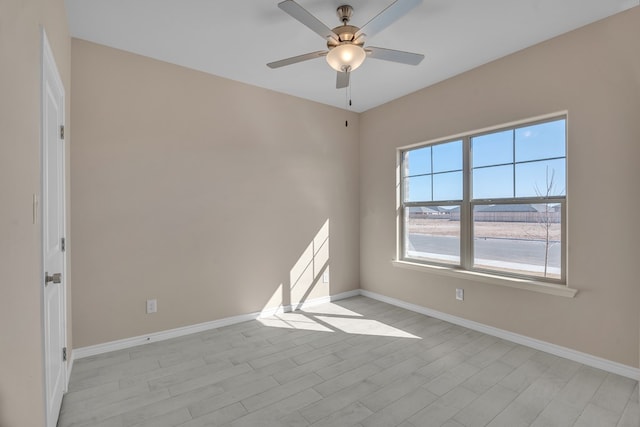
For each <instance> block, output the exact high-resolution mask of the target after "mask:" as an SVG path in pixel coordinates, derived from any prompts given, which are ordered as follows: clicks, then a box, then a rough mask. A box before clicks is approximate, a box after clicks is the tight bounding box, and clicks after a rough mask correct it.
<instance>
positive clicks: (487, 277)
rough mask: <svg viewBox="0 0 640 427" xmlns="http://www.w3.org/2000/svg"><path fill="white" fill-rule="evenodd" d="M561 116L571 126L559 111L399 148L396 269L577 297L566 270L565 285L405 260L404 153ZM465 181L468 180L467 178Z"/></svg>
mask: <svg viewBox="0 0 640 427" xmlns="http://www.w3.org/2000/svg"><path fill="white" fill-rule="evenodd" d="M562 116H564V118H565V120H566V122H567V123H568V122H569V113H568V111H559V112H555V113H551V114H545V115H541V116H537V117H531V118H527V119H524V120H518V121H514V122H509V123H504V124H500V125H496V126H491V127H486V128H482V129H478V130H472V131H468V132H464V133H459V134H457V135H452V136H447V137H445V138H437V139H433V140H429V141H424V142H418V143H414V144H410V145H405V146H402V147H398V148H397V149H396V165H397V166H396V190H397V191H396V257H395V259H394V260H392V264H393V265H394V266H395V267H400V268H406V269H410V270H417V271H422V272H428V273H434V274H438V275H443V276H450V277H457V278H462V279H466V280H473V281H476V282H482V283H488V284H493V285H500V286H506V287H510V288H516V289H522V290H528V291H533V292H541V293H545V294H551V295H557V296H563V297H569V298H573V297H575V295H576V294H577V293H578V290H577V289H573V288H570V287H569V281H568V280H569V278H568V274H567V272H566V271H563V276H564V283H555V282H554V281H542V280H535V279H534V278H529V277H518V276H515V277H513V276H509V275H501V274H498V273H497V272H496V274H493V273H492V272H487V271H477V270H470V269H465V268H464V266H463V267H462V268H460V267H453V266H446V265H439V264H432V263H421V262H413V261H411V260H405V259H403V257H402V248H403V226H404V222H403V218H402V205H403V202H402V194H401V193H402V192H401V190H400V188H401V185H402V171H401V164H402V156H403V153H404V152H406V151H408V150H411V149H415V148H419V147H424V146H427V145H433V144H437V143H442V142H446V141H454V140H457V139H464V138H468V137H470V136H472V135H477V134H482V133H490V132H492V131H497V130H501V129H506V128H510V127H518V126H522V125H526V124H529V123H535V122H542V121H547V120H551V119H554V118H558V117H562ZM565 144H568V141H565ZM566 161H567V162H568V160H566ZM469 166H470V165H468V164H465V165H463V170H464V172H463V173H464V174H468V173H470V171H469ZM465 179H467V178H466V177H465ZM565 179H566V180H567V181H568V177H565ZM468 190H469V189H468V186H465V191H468ZM464 198H465V199H466V200H470V196H469V195H467V194H465V197H464ZM564 203H565V207H564V209H563V216H564V218H563V228H564V230H563V239H564V240H565V242H564V244H563V246H564V250H563V251H562V257H563V265H564V268H565V269H566V266H567V262H566V256H567V254H566V250H567V249H566V248H568V241H567V240H568V236H567V232H566V224H567V198H565V202H564ZM461 227H462V229H461V233H462V232H464V231H465V230H464V229H463V228H464V227H468V225H467V224H466V223H465V222H464V221H463V223H462V224H461ZM465 249H466V248H465ZM463 259H466V258H464V256H463V254H461V262H462V260H463Z"/></svg>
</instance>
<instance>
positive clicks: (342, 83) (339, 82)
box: [336, 71, 350, 89]
mask: <svg viewBox="0 0 640 427" xmlns="http://www.w3.org/2000/svg"><path fill="white" fill-rule="evenodd" d="M349 74H350V73H349V71H342V72H340V71H338V76H337V77H336V89H343V88H345V87H349Z"/></svg>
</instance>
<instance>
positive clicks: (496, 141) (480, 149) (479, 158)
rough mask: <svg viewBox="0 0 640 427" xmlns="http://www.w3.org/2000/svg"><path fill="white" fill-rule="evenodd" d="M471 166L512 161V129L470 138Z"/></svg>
mask: <svg viewBox="0 0 640 427" xmlns="http://www.w3.org/2000/svg"><path fill="white" fill-rule="evenodd" d="M471 150H472V153H473V156H472V158H473V167H478V166H491V165H501V164H504V163H513V130H505V131H502V132H496V133H490V134H487V135H482V136H476V137H475V138H471Z"/></svg>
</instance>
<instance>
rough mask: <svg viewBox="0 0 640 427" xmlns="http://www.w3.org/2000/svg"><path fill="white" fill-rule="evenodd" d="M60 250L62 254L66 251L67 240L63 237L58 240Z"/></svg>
mask: <svg viewBox="0 0 640 427" xmlns="http://www.w3.org/2000/svg"><path fill="white" fill-rule="evenodd" d="M60 250H61V251H62V252H64V251H66V250H67V240H66V239H65V238H64V237H62V238H60Z"/></svg>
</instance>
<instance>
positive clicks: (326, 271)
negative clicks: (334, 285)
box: [322, 270, 329, 283]
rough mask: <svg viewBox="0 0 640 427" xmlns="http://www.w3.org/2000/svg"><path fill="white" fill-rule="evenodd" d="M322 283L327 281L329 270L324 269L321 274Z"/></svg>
mask: <svg viewBox="0 0 640 427" xmlns="http://www.w3.org/2000/svg"><path fill="white" fill-rule="evenodd" d="M322 283H329V270H325V272H324V273H323V274H322Z"/></svg>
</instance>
